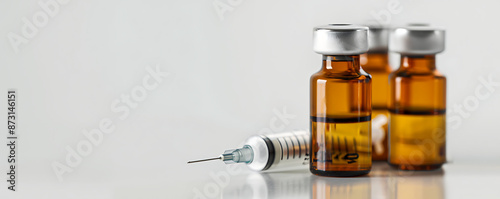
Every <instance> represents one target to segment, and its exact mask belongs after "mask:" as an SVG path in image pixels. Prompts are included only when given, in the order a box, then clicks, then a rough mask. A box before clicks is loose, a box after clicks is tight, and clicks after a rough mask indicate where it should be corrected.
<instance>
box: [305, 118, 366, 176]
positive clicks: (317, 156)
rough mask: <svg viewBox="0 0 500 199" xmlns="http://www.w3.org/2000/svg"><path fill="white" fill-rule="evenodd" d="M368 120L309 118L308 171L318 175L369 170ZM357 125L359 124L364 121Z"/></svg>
mask: <svg viewBox="0 0 500 199" xmlns="http://www.w3.org/2000/svg"><path fill="white" fill-rule="evenodd" d="M369 118H370V116H368V117H365V118H364V119H363V118H341V119H332V118H316V117H311V120H312V121H311V127H312V131H311V132H312V137H313V138H314V139H312V140H314V141H315V143H312V145H311V146H312V152H313V153H312V157H311V158H312V168H314V170H317V172H321V171H329V172H332V171H338V172H346V171H347V172H348V171H353V172H360V171H361V172H362V171H369V170H370V169H371V136H370V128H371V122H370V120H369ZM366 119H368V121H362V122H358V121H360V120H366Z"/></svg>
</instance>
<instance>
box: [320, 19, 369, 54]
mask: <svg viewBox="0 0 500 199" xmlns="http://www.w3.org/2000/svg"><path fill="white" fill-rule="evenodd" d="M313 49H314V51H315V52H316V53H319V54H323V55H359V54H363V53H365V52H366V51H368V28H367V27H365V26H358V25H352V24H329V25H324V26H318V27H315V28H314V36H313Z"/></svg>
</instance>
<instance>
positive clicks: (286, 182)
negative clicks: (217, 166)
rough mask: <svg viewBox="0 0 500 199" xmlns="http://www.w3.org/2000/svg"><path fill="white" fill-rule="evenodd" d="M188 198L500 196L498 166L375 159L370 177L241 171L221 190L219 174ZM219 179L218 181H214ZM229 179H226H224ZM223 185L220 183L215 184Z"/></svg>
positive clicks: (431, 197)
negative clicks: (421, 165)
mask: <svg viewBox="0 0 500 199" xmlns="http://www.w3.org/2000/svg"><path fill="white" fill-rule="evenodd" d="M213 176H219V177H211V179H210V180H208V181H206V183H205V184H203V183H202V184H201V185H200V186H198V187H197V188H196V187H195V189H198V190H199V191H200V192H198V194H196V195H192V197H189V198H245V199H251V198H259V199H266V198H312V199H322V198H404V199H413V198H426V199H434V198H471V197H474V198H476V197H478V196H481V197H482V198H500V189H499V187H498V184H499V181H500V165H499V164H457V163H450V164H446V165H445V166H444V167H443V169H440V170H434V171H415V172H413V171H398V170H395V169H393V168H391V167H390V166H388V165H387V164H386V163H383V162H376V163H375V164H374V165H373V169H372V172H371V173H370V174H369V175H368V176H363V177H351V178H332V177H320V176H315V175H312V174H310V173H309V172H308V171H303V170H302V171H291V172H280V173H257V172H243V173H242V174H239V175H234V176H231V177H230V179H229V180H228V181H229V182H230V183H228V184H227V186H224V187H223V186H219V187H218V188H222V189H220V190H221V191H220V194H213V193H216V192H215V191H214V190H216V189H212V188H207V187H210V185H208V186H207V184H210V183H212V185H214V184H217V183H218V182H219V183H220V182H223V181H225V180H226V179H224V178H223V177H221V176H222V175H221V172H219V173H218V174H215V175H213ZM217 179H219V180H217ZM226 182H227V181H226ZM218 185H224V184H218Z"/></svg>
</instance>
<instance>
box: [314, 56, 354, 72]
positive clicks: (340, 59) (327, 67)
mask: <svg viewBox="0 0 500 199" xmlns="http://www.w3.org/2000/svg"><path fill="white" fill-rule="evenodd" d="M322 70H323V71H324V72H327V73H344V74H345V73H359V70H360V65H359V55H323V68H322Z"/></svg>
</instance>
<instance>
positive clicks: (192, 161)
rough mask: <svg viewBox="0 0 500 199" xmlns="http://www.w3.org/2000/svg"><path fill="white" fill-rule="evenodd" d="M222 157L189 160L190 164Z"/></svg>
mask: <svg viewBox="0 0 500 199" xmlns="http://www.w3.org/2000/svg"><path fill="white" fill-rule="evenodd" d="M221 158H222V157H216V158H207V159H201V160H191V161H188V164H190V163H197V162H205V161H210V160H218V159H221Z"/></svg>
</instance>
